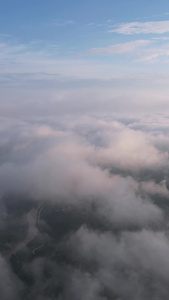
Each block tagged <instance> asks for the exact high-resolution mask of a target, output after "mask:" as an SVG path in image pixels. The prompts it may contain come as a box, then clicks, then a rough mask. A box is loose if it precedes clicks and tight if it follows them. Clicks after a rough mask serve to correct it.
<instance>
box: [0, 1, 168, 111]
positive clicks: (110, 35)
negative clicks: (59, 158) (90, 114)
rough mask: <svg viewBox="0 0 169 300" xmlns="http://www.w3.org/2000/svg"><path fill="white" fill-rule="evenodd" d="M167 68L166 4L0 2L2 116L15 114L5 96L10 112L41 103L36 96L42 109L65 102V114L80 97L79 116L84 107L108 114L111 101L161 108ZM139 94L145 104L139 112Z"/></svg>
mask: <svg viewBox="0 0 169 300" xmlns="http://www.w3.org/2000/svg"><path fill="white" fill-rule="evenodd" d="M168 63H169V2H168V1H164V0H163V1H160V2H159V1H156V0H150V1H134V0H133V1H131V0H130V1H124V0H120V1H111V0H106V1H102V0H97V1H96V0H90V1H88V0H86V1H79V0H71V1H68V0H62V1H61V0H60V1H56V0H49V1H44V0H37V1H32V0H30V1H23V0H22V1H18V0H16V1H9V0H6V1H2V3H1V10H0V65H1V71H0V84H1V91H2V99H3V103H1V108H2V110H1V111H2V113H7V114H8V112H9V111H10V112H13V111H15V109H14V107H13V102H11V97H13V98H14V99H15V102H16V103H15V107H17V106H18V105H19V107H20V103H22V106H23V105H26V107H27V106H28V107H29V106H31V105H32V106H33V104H34V103H35V102H36V103H37V102H38V103H41V102H40V101H42V103H41V104H43V100H42V98H43V99H47V100H44V101H46V102H47V103H48V104H49V107H50V105H51V107H53V106H52V105H53V103H54V102H55V104H56V110H57V106H58V105H59V107H60V106H62V109H61V111H64V109H65V107H66V112H68V111H69V109H68V108H67V105H68V107H69V108H70V113H71V112H72V111H73V110H74V109H75V108H77V106H79V108H80V109H81V106H80V105H81V104H82V103H81V102H84V101H85V102H86V98H87V99H89V100H87V102H89V103H88V105H87V107H86V112H87V110H90V109H92V108H91V106H90V105H91V103H92V104H93V106H92V107H93V109H94V107H95V106H96V107H100V110H102V109H103V108H104V107H105V106H106V107H107V108H108V110H110V109H111V110H114V109H116V108H118V106H119V105H117V102H118V103H121V104H120V106H121V107H123V106H126V105H128V107H129V108H130V107H132V108H134V109H136V110H137V109H138V110H140V109H142V110H146V109H147V103H148V107H149V109H150V108H151V107H155V109H158V110H159V109H161V110H165V109H166V103H167V100H168V99H167V97H168V96H167V95H168V79H169V74H168ZM42 91H43V97H42V95H41V94H42ZM122 91H123V93H122ZM84 95H85V97H86V98H84ZM98 95H99V96H98ZM100 95H102V97H101V96H100ZM110 95H111V97H110ZM100 97H101V99H100ZM141 97H143V99H147V101H146V102H144V101H142V102H144V103H145V106H144V105H143V104H142V103H141V107H140V101H141V100H140V99H141ZM23 98H24V99H25V100H24V104H23ZM75 98H77V100H76V101H75V100H74V99H75ZM98 98H99V99H100V100H98V102H99V104H98V102H97V101H96V99H98ZM110 98H111V100H110ZM60 99H63V101H61V100H60ZM68 99H69V100H68ZM71 99H73V103H72V100H71ZM78 99H81V100H78ZM117 99H118V100H117ZM122 99H123V100H122ZM131 99H132V100H131ZM154 99H155V100H154ZM4 101H5V102H6V103H8V104H6V105H4ZM80 101H81V102H80ZM123 101H124V103H123ZM51 103H52V104H51ZM58 103H59V104H58ZM105 103H106V105H105ZM112 103H113V104H114V103H115V106H113V105H112ZM126 103H127V104H126ZM89 104H90V105H89ZM123 104H124V105H123ZM39 105H40V104H38V107H39ZM42 106H43V105H42ZM82 106H83V105H82ZM109 106H110V108H109ZM9 108H10V109H9ZM118 109H119V108H118ZM16 110H17V109H16ZM37 110H38V109H37ZM30 111H31V109H30ZM51 112H53V108H51Z"/></svg>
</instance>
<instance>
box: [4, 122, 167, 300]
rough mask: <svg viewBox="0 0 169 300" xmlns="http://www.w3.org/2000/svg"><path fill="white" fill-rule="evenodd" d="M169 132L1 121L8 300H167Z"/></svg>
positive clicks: (156, 127)
mask: <svg viewBox="0 0 169 300" xmlns="http://www.w3.org/2000/svg"><path fill="white" fill-rule="evenodd" d="M168 127H169V124H168V122H167V118H165V117H164V116H161V117H160V116H158V117H157V116H154V117H152V118H150V117H147V118H145V119H143V118H140V119H138V118H135V119H129V118H128V119H127V118H125V117H120V116H119V118H118V119H117V118H116V119H114V118H113V117H111V118H110V117H109V118H108V117H104V118H103V117H101V116H100V117H97V118H96V117H95V118H94V117H87V116H83V117H82V116H81V118H79V117H76V118H75V117H72V118H70V117H69V120H68V119H66V117H65V119H63V118H60V119H59V118H58V119H57V120H56V119H52V118H51V119H46V121H45V120H43V121H42V119H39V121H38V119H36V122H33V121H30V120H29V121H28V120H27V121H16V120H13V122H12V121H11V120H10V119H1V131H0V137H1V145H0V147H1V161H0V163H1V167H0V191H1V202H0V205H1V221H0V232H1V234H0V238H1V241H3V243H1V254H2V256H3V258H1V261H0V263H1V265H2V267H1V271H0V276H1V277H2V278H3V280H2V281H1V282H2V287H0V289H1V290H2V295H4V299H8V300H10V299H17V300H18V299H23V297H24V298H25V299H28V300H29V299H32V298H33V299H37V300H38V299H44V300H48V299H58V300H62V299H70V298H71V299H86V297H87V298H88V299H91V300H98V299H99V300H108V299H124V300H125V299H133V300H141V299H147V300H148V299H156V300H161V299H166V297H167V295H168V252H169V251H168V250H169V239H168V224H169V223H168V222H169V217H168V199H169V190H168V180H169V178H168V168H169V162H168V146H169V136H168ZM3 282H9V285H10V289H7V288H6V287H5V285H4V284H3ZM86 295H87V296H86Z"/></svg>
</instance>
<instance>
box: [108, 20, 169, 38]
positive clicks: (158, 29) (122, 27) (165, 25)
mask: <svg viewBox="0 0 169 300" xmlns="http://www.w3.org/2000/svg"><path fill="white" fill-rule="evenodd" d="M110 32H116V33H121V34H126V35H128V34H139V33H159V34H162V33H165V32H169V21H158V22H131V23H122V24H119V25H115V26H114V28H113V29H111V30H110Z"/></svg>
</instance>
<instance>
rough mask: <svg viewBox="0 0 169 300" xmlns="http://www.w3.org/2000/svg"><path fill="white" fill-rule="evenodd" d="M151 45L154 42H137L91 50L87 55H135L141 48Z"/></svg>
mask: <svg viewBox="0 0 169 300" xmlns="http://www.w3.org/2000/svg"><path fill="white" fill-rule="evenodd" d="M150 43H152V41H150V40H136V41H131V42H127V43H121V44H116V45H112V46H108V47H103V48H92V49H91V50H89V51H87V52H85V53H86V54H89V55H90V54H91V55H112V54H127V53H133V52H135V51H136V50H137V49H139V48H141V47H145V46H148V45H149V44H150Z"/></svg>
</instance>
